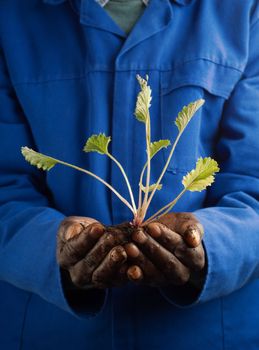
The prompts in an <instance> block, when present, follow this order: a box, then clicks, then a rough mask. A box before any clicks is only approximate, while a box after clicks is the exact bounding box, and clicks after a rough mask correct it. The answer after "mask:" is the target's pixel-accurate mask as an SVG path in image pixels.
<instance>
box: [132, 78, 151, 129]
mask: <svg viewBox="0 0 259 350" xmlns="http://www.w3.org/2000/svg"><path fill="white" fill-rule="evenodd" d="M137 80H138V82H139V85H140V89H141V91H140V92H139V94H138V97H137V103H136V108H135V113H134V115H135V117H136V118H137V120H138V121H140V122H142V123H146V121H147V118H148V114H149V108H150V106H151V100H152V97H151V89H150V86H149V85H147V82H148V75H147V76H146V79H143V78H141V76H139V75H137Z"/></svg>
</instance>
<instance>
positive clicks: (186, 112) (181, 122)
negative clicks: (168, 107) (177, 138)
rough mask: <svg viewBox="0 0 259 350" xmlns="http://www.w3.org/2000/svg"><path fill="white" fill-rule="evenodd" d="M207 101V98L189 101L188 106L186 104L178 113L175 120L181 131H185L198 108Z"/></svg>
mask: <svg viewBox="0 0 259 350" xmlns="http://www.w3.org/2000/svg"><path fill="white" fill-rule="evenodd" d="M204 103H205V100H203V99H199V100H197V101H194V102H191V103H189V104H188V105H187V106H184V107H183V109H182V110H181V112H179V113H178V116H177V118H176V120H175V125H176V126H177V128H178V130H179V132H183V131H184V129H185V128H186V126H187V125H188V123H189V122H190V120H191V119H192V117H193V116H194V114H195V113H196V112H197V111H198V109H199V108H200V107H201V106H202V105H203V104H204Z"/></svg>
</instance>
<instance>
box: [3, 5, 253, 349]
mask: <svg viewBox="0 0 259 350" xmlns="http://www.w3.org/2000/svg"><path fill="white" fill-rule="evenodd" d="M258 10H259V8H258V1H257V0H245V1H244V0H224V1H219V0H193V1H191V0H189V1H188V0H174V1H173V0H172V1H170V0H151V1H150V2H149V4H148V6H147V8H146V9H145V11H144V13H143V15H142V16H141V18H140V19H139V21H138V22H137V24H136V25H135V27H134V28H133V30H132V32H131V33H130V34H129V35H128V36H126V34H125V33H124V32H123V31H122V29H120V28H119V27H118V26H117V25H116V24H115V22H114V21H113V20H112V19H111V18H110V17H109V16H108V14H107V13H106V12H105V9H104V8H102V7H101V6H100V5H99V4H98V3H97V2H96V1H94V0H70V1H65V0H45V1H43V0H26V1H20V0H12V1H10V0H1V1H0V46H1V60H0V65H1V67H0V68H1V71H0V280H1V282H0V349H1V350H13V349H23V350H46V349H48V350H54V349H55V350H56V349H57V348H58V349H62V350H66V349H78V350H83V349H85V350H86V349H87V350H100V349H107V350H112V349H113V350H115V349H116V350H122V349H123V350H127V349H128V350H133V349H134V350H140V349H149V350H160V349H161V350H169V349H170V350H173V349H175V350H187V349H192V350H207V349H209V350H222V349H235V350H244V349H248V350H258V349H259V311H258V310H259V280H258V277H259V215H258V213H259V204H258V197H259V179H258V175H259V115H258V109H259V93H258V89H259V50H258V44H259V22H258V17H259V11H258ZM136 74H140V75H142V76H145V74H148V75H149V82H150V85H151V88H152V96H153V99H152V106H151V119H152V125H153V128H152V140H153V141H154V140H158V139H161V138H169V139H170V140H173V139H174V138H175V136H176V131H177V130H176V127H175V126H174V124H173V121H174V119H175V117H176V115H177V113H178V111H179V110H180V109H181V108H182V106H183V105H186V104H188V103H189V102H191V101H194V100H196V99H198V98H204V99H205V100H206V103H205V105H204V107H203V108H202V109H200V110H199V112H198V113H197V115H196V116H195V117H194V118H193V120H192V121H191V123H190V125H188V128H187V129H186V131H185V133H184V135H183V137H182V139H181V141H180V143H179V145H178V148H177V150H176V153H175V156H174V157H173V159H172V161H171V163H170V165H169V168H168V170H167V172H166V174H165V177H164V179H163V181H162V182H163V190H162V191H159V193H157V194H156V196H155V198H154V201H153V202H152V205H151V208H150V211H149V214H152V213H154V211H155V210H157V209H158V208H160V207H161V206H162V205H164V204H165V203H167V202H168V201H169V200H171V199H172V198H173V197H174V196H175V195H176V194H178V193H179V191H180V190H181V189H182V184H181V179H182V177H183V175H184V174H186V172H187V171H189V170H191V169H192V168H193V167H194V165H195V162H196V160H197V158H198V157H200V156H202V157H204V156H212V157H214V158H215V159H217V161H218V162H219V164H220V168H221V172H220V173H219V174H218V175H217V178H216V182H215V184H213V186H211V187H210V188H209V190H208V191H203V192H200V193H188V194H186V195H185V197H183V198H182V199H181V201H179V203H178V204H177V206H176V207H175V211H178V212H180V211H189V212H193V213H194V214H195V215H196V216H197V217H198V219H199V220H200V221H201V223H202V224H203V225H204V228H205V236H204V247H205V250H206V255H207V265H208V268H207V275H206V280H205V283H204V285H203V288H202V290H201V291H200V292H199V293H198V294H197V293H196V294H195V293H193V291H192V290H187V289H186V288H184V287H170V288H169V287H168V288H161V289H156V288H151V287H140V286H134V285H132V284H130V283H129V284H128V285H127V286H126V287H123V288H114V289H110V290H92V291H83V292H80V293H78V295H77V296H75V297H74V298H73V297H72V298H71V296H70V297H68V294H67V292H66V287H65V286H64V285H63V284H62V279H61V276H60V270H59V267H58V264H57V262H56V232H57V229H58V226H59V224H60V222H61V221H62V220H63V219H64V217H65V216H68V215H78V216H89V217H94V218H96V219H97V220H100V221H101V222H103V223H105V224H117V223H120V222H122V221H128V220H131V218H132V217H131V213H130V211H129V210H128V208H127V207H124V206H123V205H122V203H121V202H120V201H119V200H118V199H117V197H115V196H114V195H112V194H111V193H110V192H109V190H107V189H106V188H105V187H104V186H103V185H102V184H101V183H98V182H96V180H95V179H93V178H90V177H87V176H85V175H82V174H81V173H77V172H75V171H74V170H73V169H69V168H65V167H62V166H57V167H55V168H54V169H53V170H51V171H50V172H48V173H45V172H43V171H39V170H38V169H36V168H34V167H32V166H30V165H29V164H28V163H26V162H25V160H24V158H23V157H22V155H21V153H20V147H21V146H28V147H31V148H33V149H35V150H38V151H40V152H42V153H45V154H49V155H51V156H53V157H56V158H59V159H61V160H64V161H67V162H71V163H73V164H76V165H79V166H82V167H85V168H87V169H89V170H91V171H93V172H95V173H97V174H98V175H99V176H101V177H103V178H104V179H106V180H107V181H109V182H110V183H111V184H112V185H113V186H114V187H116V189H117V190H118V191H119V192H120V193H122V194H124V195H125V196H128V194H127V188H126V186H125V185H124V182H123V181H122V180H123V179H122V177H121V174H120V173H119V170H118V169H117V168H116V165H114V164H112V163H111V162H110V160H109V159H107V158H105V157H104V156H102V155H98V154H85V153H83V152H82V148H83V146H84V143H85V141H86V139H87V138H88V137H89V136H90V135H91V134H94V133H95V134H96V133H99V132H104V133H105V134H106V135H110V136H111V137H112V142H111V145H110V146H111V147H110V150H111V152H112V153H113V155H114V156H116V157H117V158H118V159H119V160H120V161H121V163H122V164H123V166H124V168H125V169H126V171H127V174H128V176H129V180H130V182H131V184H132V186H133V190H134V193H136V191H137V187H138V180H139V173H140V170H141V168H142V166H143V164H144V162H145V152H144V151H143V150H144V146H145V144H144V142H145V141H144V137H143V135H144V129H143V124H140V123H139V122H138V121H136V119H135V118H134V116H133V113H134V107H135V101H136V95H137V93H138V91H139V86H138V84H137V81H136ZM168 152H169V150H168V149H164V150H163V151H161V153H159V154H158V155H157V156H156V157H155V158H154V159H153V161H152V165H153V168H152V174H151V181H152V182H154V181H155V180H156V179H157V176H158V175H159V173H160V171H161V168H162V166H163V165H164V164H165V161H166V157H167V156H168ZM127 198H128V197H127Z"/></svg>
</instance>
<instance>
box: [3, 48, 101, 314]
mask: <svg viewBox="0 0 259 350" xmlns="http://www.w3.org/2000/svg"><path fill="white" fill-rule="evenodd" d="M25 145H27V146H29V147H32V148H34V149H35V148H36V146H35V143H34V140H33V137H32V133H31V131H30V127H29V125H28V123H27V121H26V117H25V115H24V113H23V111H22V108H21V106H20V105H19V103H18V99H17V97H16V95H15V90H14V88H13V86H12V84H11V81H10V78H9V75H8V71H7V64H6V62H5V59H4V53H3V50H1V46H0V160H1V161H0V280H2V281H5V282H8V283H10V284H12V285H13V286H15V287H17V288H21V289H24V290H26V291H29V292H32V293H35V294H38V295H39V296H40V297H42V298H43V299H44V300H46V301H47V302H50V303H53V304H55V305H56V306H58V307H60V308H62V309H63V310H66V311H69V312H71V313H74V314H75V315H79V314H80V315H82V316H91V315H94V314H95V313H97V312H98V311H99V310H100V308H101V307H102V305H103V302H104V298H105V292H104V291H101V290H98V291H97V290H93V291H78V290H77V291H75V292H74V296H73V292H72V291H71V290H70V291H67V292H66V290H65V289H64V286H63V285H62V279H61V274H60V269H59V267H58V264H57V262H56V233H57V229H58V226H59V224H60V222H61V220H63V218H64V215H63V214H62V213H60V212H59V211H57V210H55V208H53V207H51V202H50V198H51V197H50V193H48V189H47V188H46V182H45V173H44V172H39V171H38V170H37V169H34V168H33V167H32V166H30V165H29V164H27V163H26V162H25V160H24V158H23V157H22V155H21V151H20V148H21V146H25ZM65 294H66V295H65ZM71 305H72V307H71Z"/></svg>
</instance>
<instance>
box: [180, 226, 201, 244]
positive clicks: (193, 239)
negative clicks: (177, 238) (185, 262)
mask: <svg viewBox="0 0 259 350" xmlns="http://www.w3.org/2000/svg"><path fill="white" fill-rule="evenodd" d="M184 240H185V242H186V243H187V244H188V245H189V246H190V247H192V248H195V247H197V246H198V245H199V244H200V243H201V238H200V232H199V231H198V230H197V229H196V228H191V229H190V228H189V229H188V230H186V231H185V233H184Z"/></svg>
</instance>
